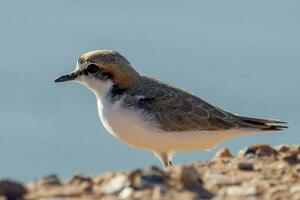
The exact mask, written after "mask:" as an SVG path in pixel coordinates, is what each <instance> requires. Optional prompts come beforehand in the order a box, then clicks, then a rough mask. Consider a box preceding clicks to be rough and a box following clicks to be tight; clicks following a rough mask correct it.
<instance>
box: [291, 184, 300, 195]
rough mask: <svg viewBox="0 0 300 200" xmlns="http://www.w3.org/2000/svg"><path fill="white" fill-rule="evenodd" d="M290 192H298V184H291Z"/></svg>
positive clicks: (299, 189) (299, 190)
mask: <svg viewBox="0 0 300 200" xmlns="http://www.w3.org/2000/svg"><path fill="white" fill-rule="evenodd" d="M290 192H291V193H294V192H300V184H297V185H293V186H292V187H291V188H290Z"/></svg>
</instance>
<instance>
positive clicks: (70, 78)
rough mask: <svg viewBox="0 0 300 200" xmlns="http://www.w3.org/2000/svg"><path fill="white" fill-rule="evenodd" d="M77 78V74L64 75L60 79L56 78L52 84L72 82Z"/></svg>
mask: <svg viewBox="0 0 300 200" xmlns="http://www.w3.org/2000/svg"><path fill="white" fill-rule="evenodd" d="M77 76H78V74H77V73H75V72H72V73H70V74H66V75H63V76H60V77H58V78H56V79H55V80H54V82H57V83H59V82H65V81H73V80H75V79H76V78H77Z"/></svg>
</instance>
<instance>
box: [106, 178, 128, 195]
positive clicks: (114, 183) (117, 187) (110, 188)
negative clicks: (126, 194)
mask: <svg viewBox="0 0 300 200" xmlns="http://www.w3.org/2000/svg"><path fill="white" fill-rule="evenodd" d="M128 185H129V182H128V179H127V176H125V175H117V176H115V177H113V178H112V179H111V180H109V181H108V182H107V183H104V184H103V185H102V186H101V188H100V190H101V193H102V194H113V193H117V192H120V191H121V190H122V189H123V188H124V187H126V186H128Z"/></svg>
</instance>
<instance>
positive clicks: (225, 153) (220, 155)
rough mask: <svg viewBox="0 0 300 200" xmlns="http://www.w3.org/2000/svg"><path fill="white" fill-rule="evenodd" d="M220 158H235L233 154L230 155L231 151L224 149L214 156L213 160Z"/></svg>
mask: <svg viewBox="0 0 300 200" xmlns="http://www.w3.org/2000/svg"><path fill="white" fill-rule="evenodd" d="M220 158H233V156H232V154H231V153H230V151H229V149H227V148H222V149H220V150H219V151H218V152H217V153H216V154H215V156H214V158H213V160H217V159H220Z"/></svg>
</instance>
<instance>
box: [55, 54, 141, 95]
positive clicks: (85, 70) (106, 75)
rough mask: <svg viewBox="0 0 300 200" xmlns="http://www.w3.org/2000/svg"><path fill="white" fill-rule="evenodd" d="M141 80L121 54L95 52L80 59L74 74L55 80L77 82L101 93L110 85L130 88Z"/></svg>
mask: <svg viewBox="0 0 300 200" xmlns="http://www.w3.org/2000/svg"><path fill="white" fill-rule="evenodd" d="M138 78H139V74H138V72H136V71H135V70H134V69H133V67H132V66H131V65H130V63H129V62H128V61H127V60H126V58H125V57H123V56H122V55H121V54H120V53H118V52H116V51H111V50H95V51H90V52H88V53H85V54H83V55H82V56H80V57H79V59H78V61H77V65H76V68H75V70H74V71H73V72H72V73H69V74H66V75H63V76H60V77H58V78H57V79H55V82H65V81H76V82H79V83H82V84H83V85H85V86H87V87H88V88H89V89H91V90H92V91H94V92H101V90H103V89H104V88H105V87H107V86H108V85H113V84H116V85H117V86H118V87H119V88H126V87H130V85H131V84H133V83H134V82H135V81H136V80H137V79H138Z"/></svg>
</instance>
